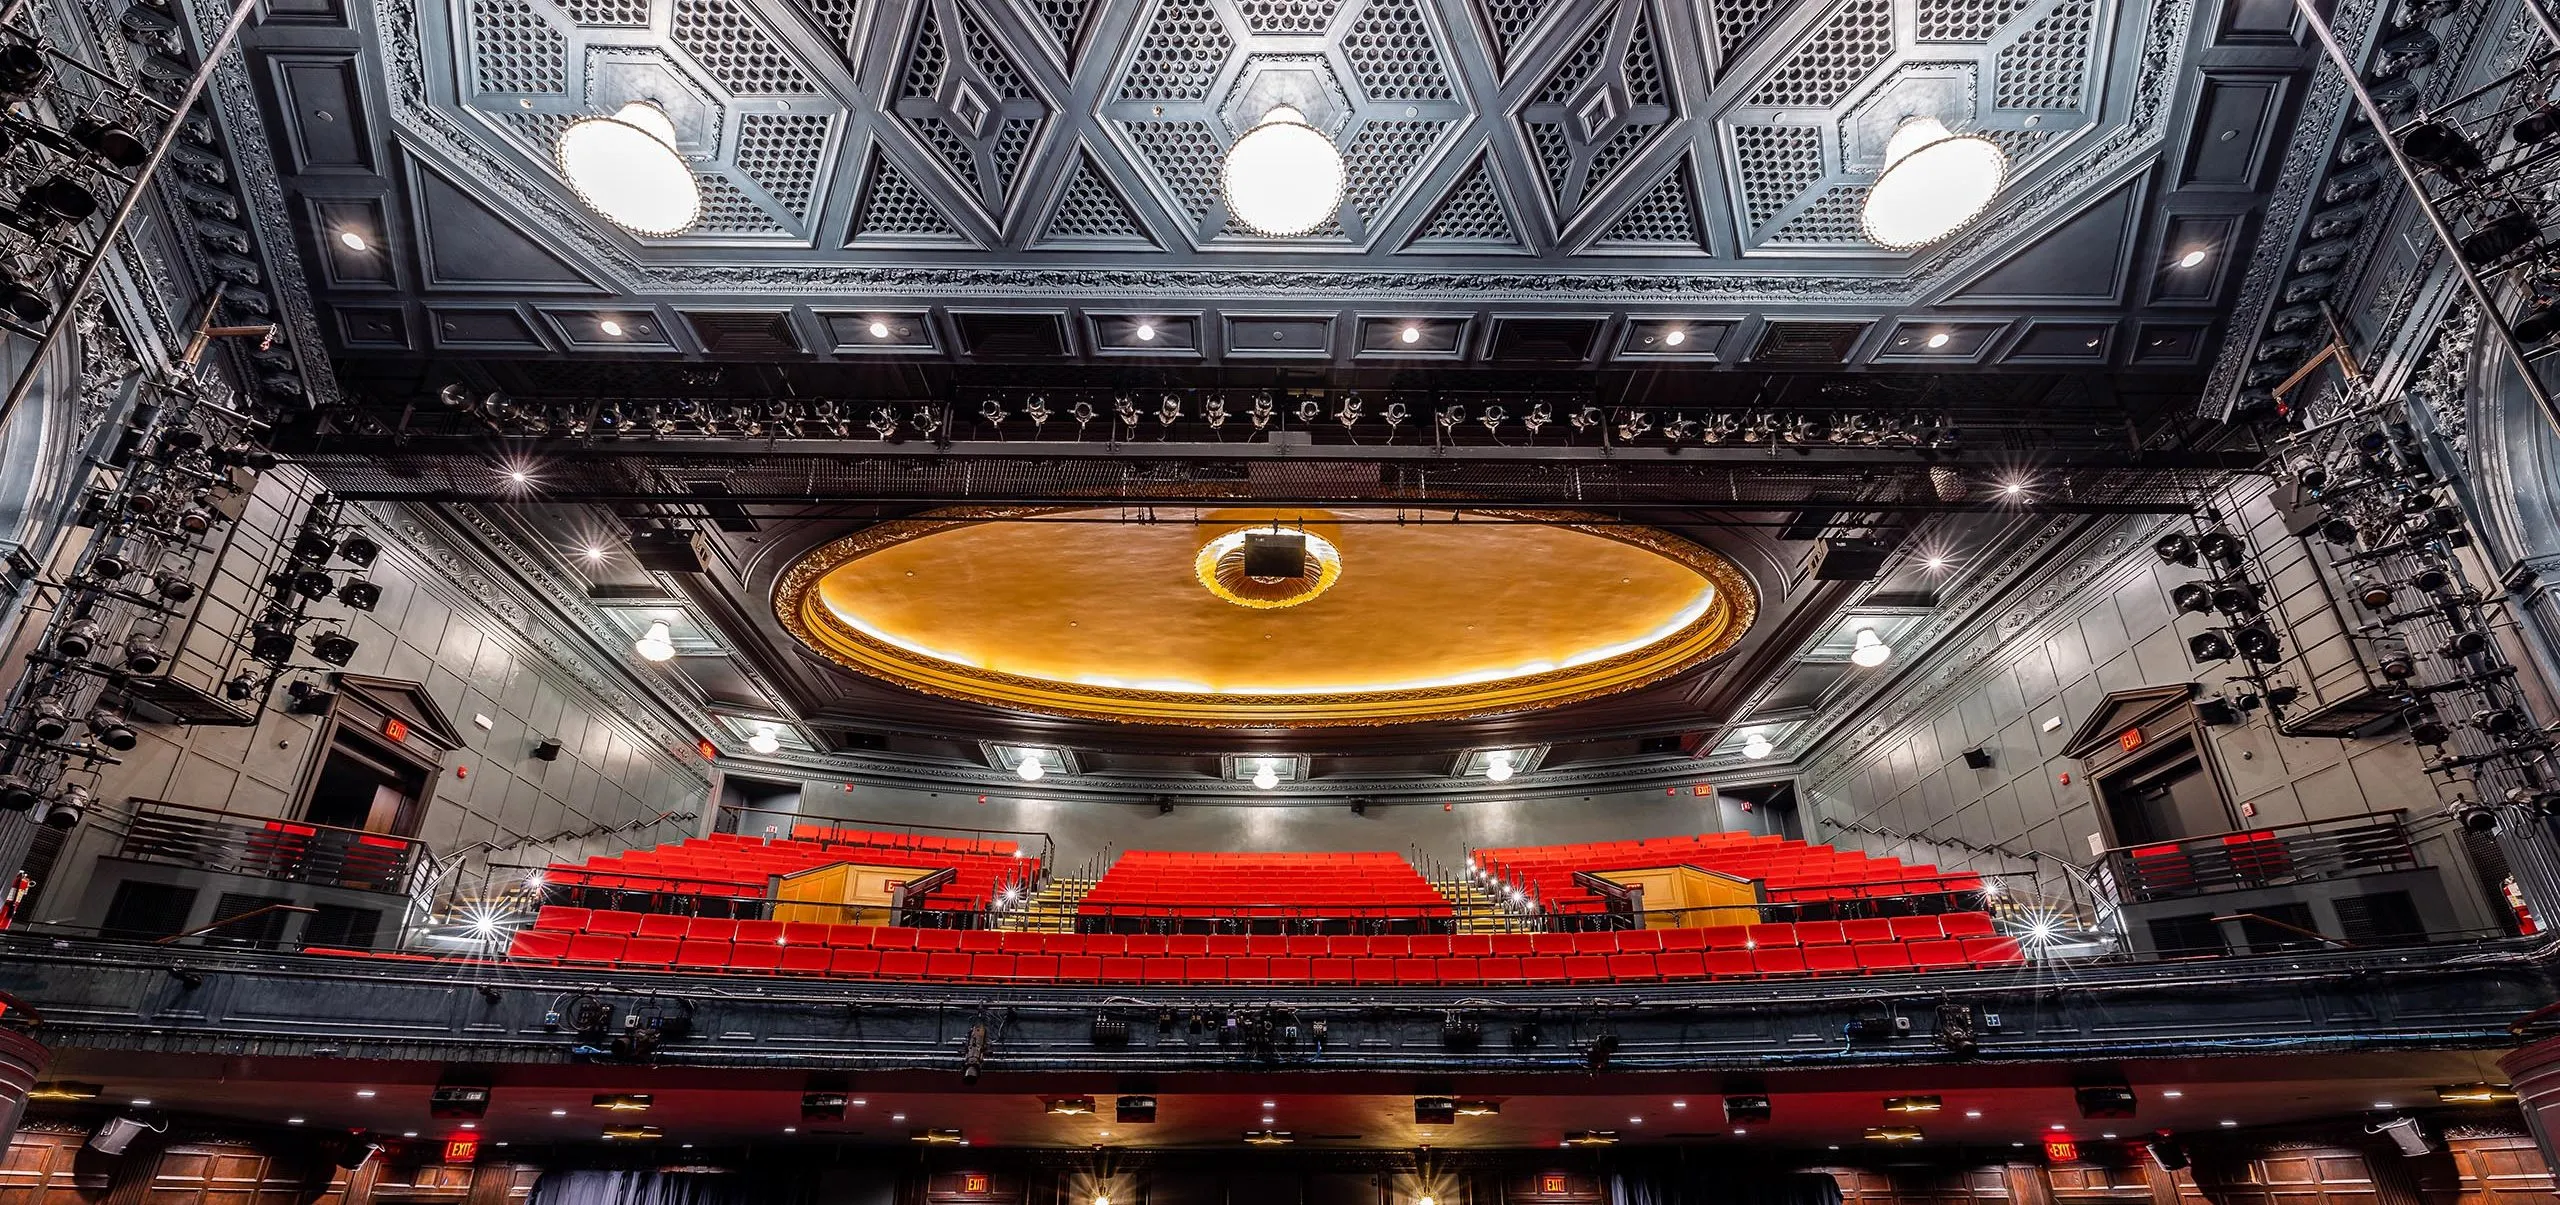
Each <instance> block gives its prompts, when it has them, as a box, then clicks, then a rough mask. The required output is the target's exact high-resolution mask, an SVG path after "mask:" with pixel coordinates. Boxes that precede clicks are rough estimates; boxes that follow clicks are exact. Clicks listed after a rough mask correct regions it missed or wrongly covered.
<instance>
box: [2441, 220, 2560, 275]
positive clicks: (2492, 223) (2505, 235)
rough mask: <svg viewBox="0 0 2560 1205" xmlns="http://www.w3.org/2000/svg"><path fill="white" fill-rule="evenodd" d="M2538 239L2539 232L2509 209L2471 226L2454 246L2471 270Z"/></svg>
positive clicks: (2540, 232) (2531, 223) (2529, 244)
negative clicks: (2470, 266) (2457, 248)
mask: <svg viewBox="0 0 2560 1205" xmlns="http://www.w3.org/2000/svg"><path fill="white" fill-rule="evenodd" d="M2541 238H2542V228H2541V227H2539V226H2537V225H2535V224H2534V221H2533V219H2532V218H2530V217H2527V216H2525V214H2524V213H2523V212H2522V211H2521V210H2516V209H2509V210H2507V211H2505V212H2503V213H2501V214H2499V215H2498V216H2496V217H2494V218H2490V219H2488V220H2486V221H2483V222H2481V223H2479V224H2478V225H2476V226H2474V227H2473V228H2472V230H2471V233H2469V234H2466V235H2464V236H2462V241H2461V242H2460V244H2458V245H2459V246H2460V248H2461V250H2462V258H2463V259H2464V260H2465V261H2467V262H2469V263H2470V264H2471V265H2472V266H2474V267H2487V266H2489V265H2491V264H2494V263H2497V262H2498V261H2499V260H2502V259H2505V258H2507V257H2508V256H2510V255H2513V254H2515V253H2516V252H2518V251H2521V250H2523V249H2525V248H2526V247H2529V246H2532V245H2533V244H2534V243H2535V242H2537V241H2539V240H2540V239H2541Z"/></svg>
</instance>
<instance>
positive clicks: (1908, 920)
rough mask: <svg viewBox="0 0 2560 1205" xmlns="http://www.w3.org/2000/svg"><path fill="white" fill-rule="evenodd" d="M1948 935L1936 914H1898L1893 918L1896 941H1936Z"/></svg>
mask: <svg viewBox="0 0 2560 1205" xmlns="http://www.w3.org/2000/svg"><path fill="white" fill-rule="evenodd" d="M1944 936H1946V931H1945V930H1943V929H1941V928H1939V927H1938V918H1937V917H1934V916H1897V917H1895V918H1893V939H1894V940H1895V941H1936V940H1937V939H1939V938H1941V937H1944Z"/></svg>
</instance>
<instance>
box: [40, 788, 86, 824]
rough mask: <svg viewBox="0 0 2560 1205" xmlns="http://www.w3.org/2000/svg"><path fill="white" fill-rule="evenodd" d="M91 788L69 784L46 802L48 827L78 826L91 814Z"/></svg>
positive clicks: (45, 816)
mask: <svg viewBox="0 0 2560 1205" xmlns="http://www.w3.org/2000/svg"><path fill="white" fill-rule="evenodd" d="M89 803H90V799H89V788H87V787H84V786H78V785H76V784H75V785H73V786H68V787H64V788H62V793H61V794H59V795H56V796H54V797H53V798H52V799H50V800H47V801H46V802H45V808H44V816H43V818H42V819H43V824H44V826H45V827H46V828H78V827H80V821H81V819H82V818H84V817H86V816H87V815H88V814H89Z"/></svg>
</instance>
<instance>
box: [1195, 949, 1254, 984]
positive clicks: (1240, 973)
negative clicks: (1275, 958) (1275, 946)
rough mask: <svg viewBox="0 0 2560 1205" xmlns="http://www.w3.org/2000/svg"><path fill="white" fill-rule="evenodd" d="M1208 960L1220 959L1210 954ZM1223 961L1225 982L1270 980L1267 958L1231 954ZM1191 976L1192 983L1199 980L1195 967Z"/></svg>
mask: <svg viewBox="0 0 2560 1205" xmlns="http://www.w3.org/2000/svg"><path fill="white" fill-rule="evenodd" d="M1210 960H1211V961H1220V959H1218V957H1217V956H1216V955H1211V956H1210ZM1223 961H1224V962H1225V963H1226V964H1227V982H1229V983H1269V982H1271V960H1270V959H1269V958H1266V957H1257V956H1255V955H1252V954H1241V955H1231V956H1229V957H1227V958H1225V959H1224V960H1223ZM1191 976H1192V978H1191V981H1192V982H1193V983H1198V982H1200V977H1199V976H1200V972H1199V971H1198V970H1197V969H1196V968H1195V969H1194V970H1193V971H1192V972H1191Z"/></svg>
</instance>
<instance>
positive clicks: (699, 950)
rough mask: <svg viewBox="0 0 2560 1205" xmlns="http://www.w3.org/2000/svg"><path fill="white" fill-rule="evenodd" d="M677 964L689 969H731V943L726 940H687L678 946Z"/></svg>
mask: <svg viewBox="0 0 2560 1205" xmlns="http://www.w3.org/2000/svg"><path fill="white" fill-rule="evenodd" d="M676 965H677V966H680V967H684V968H685V969H687V970H701V971H725V970H727V969H729V943H727V942H725V941H687V942H684V943H683V944H681V945H680V946H678V947H677V948H676Z"/></svg>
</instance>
